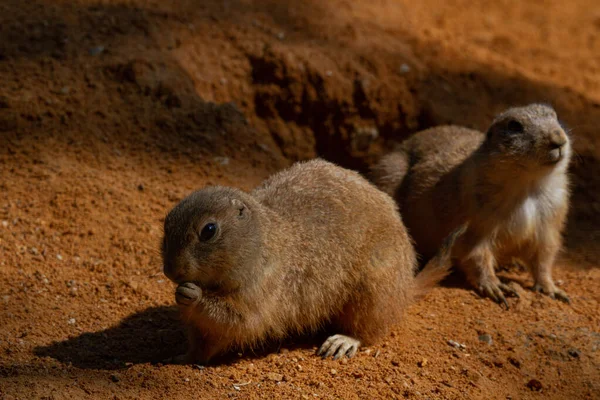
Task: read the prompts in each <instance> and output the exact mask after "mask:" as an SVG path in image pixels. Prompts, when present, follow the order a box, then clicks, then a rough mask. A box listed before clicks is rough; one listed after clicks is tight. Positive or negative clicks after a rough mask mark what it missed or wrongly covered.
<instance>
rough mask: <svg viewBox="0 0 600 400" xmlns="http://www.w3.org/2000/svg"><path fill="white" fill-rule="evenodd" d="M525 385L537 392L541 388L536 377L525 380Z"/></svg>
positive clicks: (540, 383)
mask: <svg viewBox="0 0 600 400" xmlns="http://www.w3.org/2000/svg"><path fill="white" fill-rule="evenodd" d="M527 387H528V388H529V389H531V390H535V391H536V392H539V391H540V390H542V382H540V381H538V380H537V379H531V380H530V381H529V382H527Z"/></svg>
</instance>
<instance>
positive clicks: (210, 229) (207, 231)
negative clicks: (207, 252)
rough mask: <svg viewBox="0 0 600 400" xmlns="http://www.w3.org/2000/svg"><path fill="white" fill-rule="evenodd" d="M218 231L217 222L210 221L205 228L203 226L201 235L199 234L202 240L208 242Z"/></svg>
mask: <svg viewBox="0 0 600 400" xmlns="http://www.w3.org/2000/svg"><path fill="white" fill-rule="evenodd" d="M216 233H217V224H215V223H212V222H210V223H208V224H206V225H204V228H202V230H201V231H200V235H199V236H200V241H201V242H207V241H209V240H210V239H212V238H213V237H214V236H215V234H216Z"/></svg>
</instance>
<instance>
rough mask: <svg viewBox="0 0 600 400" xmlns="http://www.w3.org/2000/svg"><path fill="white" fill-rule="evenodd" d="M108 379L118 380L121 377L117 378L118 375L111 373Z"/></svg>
mask: <svg viewBox="0 0 600 400" xmlns="http://www.w3.org/2000/svg"><path fill="white" fill-rule="evenodd" d="M110 380H111V381H113V382H119V381H120V380H121V378H119V376H118V375H116V374H112V375H111V376H110Z"/></svg>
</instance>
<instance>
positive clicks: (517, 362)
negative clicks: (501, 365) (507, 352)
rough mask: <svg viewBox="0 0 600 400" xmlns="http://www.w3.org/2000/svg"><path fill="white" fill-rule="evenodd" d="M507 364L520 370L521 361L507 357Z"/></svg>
mask: <svg viewBox="0 0 600 400" xmlns="http://www.w3.org/2000/svg"><path fill="white" fill-rule="evenodd" d="M508 362H509V363H511V364H512V365H514V366H515V367H517V368H521V361H519V360H517V359H516V358H514V357H508Z"/></svg>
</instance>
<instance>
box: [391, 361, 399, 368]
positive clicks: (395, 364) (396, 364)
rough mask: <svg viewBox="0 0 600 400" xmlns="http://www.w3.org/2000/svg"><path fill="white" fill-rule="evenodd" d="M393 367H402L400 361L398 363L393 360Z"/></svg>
mask: <svg viewBox="0 0 600 400" xmlns="http://www.w3.org/2000/svg"><path fill="white" fill-rule="evenodd" d="M392 365H393V366H394V367H397V366H399V365H400V361H398V360H392Z"/></svg>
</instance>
